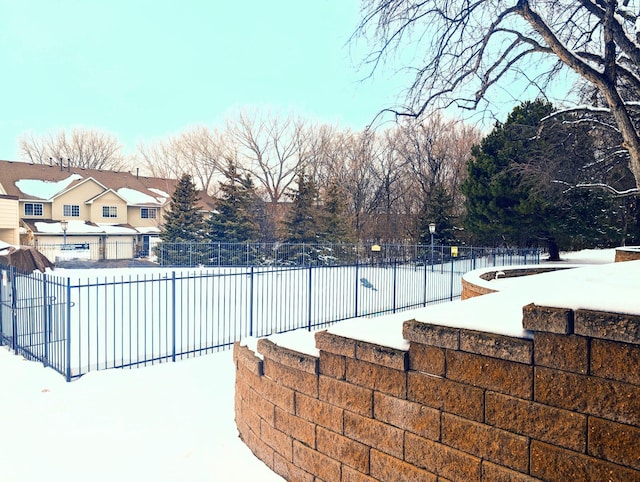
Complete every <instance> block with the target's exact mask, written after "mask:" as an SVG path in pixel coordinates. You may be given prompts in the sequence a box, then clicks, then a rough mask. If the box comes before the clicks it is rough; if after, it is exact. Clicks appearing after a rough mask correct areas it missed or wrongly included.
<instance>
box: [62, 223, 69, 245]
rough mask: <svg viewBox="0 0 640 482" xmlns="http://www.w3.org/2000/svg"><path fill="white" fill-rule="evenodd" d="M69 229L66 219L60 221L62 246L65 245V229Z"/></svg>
mask: <svg viewBox="0 0 640 482" xmlns="http://www.w3.org/2000/svg"><path fill="white" fill-rule="evenodd" d="M68 228H69V222H68V221H67V220H66V219H63V220H62V221H60V229H62V244H63V245H64V246H66V245H67V229H68Z"/></svg>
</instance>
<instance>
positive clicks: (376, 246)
mask: <svg viewBox="0 0 640 482" xmlns="http://www.w3.org/2000/svg"><path fill="white" fill-rule="evenodd" d="M371 251H375V252H378V251H380V246H378V245H377V244H374V245H373V246H371Z"/></svg>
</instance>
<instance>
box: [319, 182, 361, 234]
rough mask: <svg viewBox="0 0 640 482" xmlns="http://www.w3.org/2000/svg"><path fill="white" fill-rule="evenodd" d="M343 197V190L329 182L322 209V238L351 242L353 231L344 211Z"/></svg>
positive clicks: (344, 196) (336, 184)
mask: <svg viewBox="0 0 640 482" xmlns="http://www.w3.org/2000/svg"><path fill="white" fill-rule="evenodd" d="M345 198H346V195H345V193H344V190H343V188H342V187H341V186H340V185H339V184H338V183H336V182H334V183H331V184H330V185H329V186H328V187H327V190H326V193H325V200H324V203H323V210H322V233H321V234H320V238H321V239H322V240H324V241H329V242H331V243H353V240H354V237H355V231H354V230H353V227H352V225H351V223H350V222H349V217H348V215H347V213H346V211H347V210H346V205H345Z"/></svg>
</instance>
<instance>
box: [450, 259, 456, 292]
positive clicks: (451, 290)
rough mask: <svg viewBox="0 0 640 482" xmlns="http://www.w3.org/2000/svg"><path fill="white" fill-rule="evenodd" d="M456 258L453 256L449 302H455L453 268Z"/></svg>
mask: <svg viewBox="0 0 640 482" xmlns="http://www.w3.org/2000/svg"><path fill="white" fill-rule="evenodd" d="M454 260H455V258H454V257H453V256H451V287H450V289H449V301H453V268H454Z"/></svg>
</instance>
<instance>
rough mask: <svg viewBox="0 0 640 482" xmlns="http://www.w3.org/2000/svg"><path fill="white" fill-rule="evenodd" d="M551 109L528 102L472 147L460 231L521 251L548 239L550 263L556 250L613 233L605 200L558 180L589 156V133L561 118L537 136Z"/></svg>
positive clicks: (545, 104)
mask: <svg viewBox="0 0 640 482" xmlns="http://www.w3.org/2000/svg"><path fill="white" fill-rule="evenodd" d="M552 112H553V106H552V105H551V104H549V103H548V102H545V101H541V100H537V101H535V102H525V103H523V104H521V105H520V106H517V107H516V108H515V109H514V110H513V111H512V112H511V114H509V116H508V118H507V121H506V122H505V123H504V124H501V123H497V124H496V126H495V128H494V129H493V131H492V132H491V133H490V134H489V135H488V136H487V137H485V138H484V139H483V141H482V143H481V144H480V146H476V147H475V148H473V149H472V158H471V159H470V161H469V163H468V165H467V172H468V176H467V179H466V181H465V182H464V183H463V185H462V192H463V193H464V194H465V196H466V201H465V204H466V208H467V217H466V220H465V228H466V229H467V231H468V232H469V233H471V235H472V236H473V237H474V238H475V241H480V242H483V243H488V244H507V245H511V244H518V245H523V246H524V245H538V244H539V243H540V242H543V241H546V243H547V246H548V249H549V255H550V259H554V260H557V259H559V247H563V248H573V247H576V246H581V247H584V246H583V244H582V242H583V241H584V240H586V239H591V240H592V245H601V241H598V240H603V239H604V238H607V237H610V236H611V235H612V233H613V232H614V231H615V228H614V227H613V226H612V225H611V219H609V215H608V212H609V211H610V209H611V206H612V205H611V200H612V199H611V197H610V196H608V195H606V194H605V193H602V192H599V193H597V192H593V191H587V190H583V191H580V190H570V191H569V192H565V190H564V189H563V187H562V184H561V183H558V182H556V179H557V176H558V174H560V171H563V174H565V175H567V174H571V175H573V176H574V177H575V176H576V173H578V171H580V167H581V166H583V165H584V164H588V161H589V159H593V155H594V151H593V144H592V142H591V139H590V137H589V135H588V131H586V130H585V129H583V128H582V127H581V125H580V124H579V123H576V122H571V123H570V124H572V127H568V126H567V125H565V124H564V123H563V122H562V121H563V119H562V118H561V117H558V118H557V120H556V121H555V124H554V125H553V127H551V128H550V127H549V126H547V127H546V128H545V129H544V130H543V131H542V134H543V135H539V132H540V131H539V127H540V123H541V120H542V119H543V118H545V117H547V116H548V115H549V114H551V113H552ZM570 120H573V121H575V119H570Z"/></svg>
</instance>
